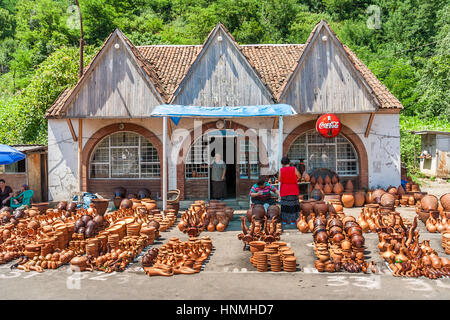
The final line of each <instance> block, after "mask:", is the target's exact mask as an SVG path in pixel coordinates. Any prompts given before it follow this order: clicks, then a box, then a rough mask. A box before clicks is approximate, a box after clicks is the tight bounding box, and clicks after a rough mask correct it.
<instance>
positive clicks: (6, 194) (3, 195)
mask: <svg viewBox="0 0 450 320" xmlns="http://www.w3.org/2000/svg"><path fill="white" fill-rule="evenodd" d="M12 195H13V190H12V189H11V187H10V186H7V185H6V181H5V179H0V208H2V207H9V199H11V197H12Z"/></svg>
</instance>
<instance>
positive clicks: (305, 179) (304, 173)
mask: <svg viewBox="0 0 450 320" xmlns="http://www.w3.org/2000/svg"><path fill="white" fill-rule="evenodd" d="M302 179H303V180H304V181H306V182H309V181H310V180H311V177H310V176H309V174H308V173H307V172H306V171H305V172H303V174H302Z"/></svg>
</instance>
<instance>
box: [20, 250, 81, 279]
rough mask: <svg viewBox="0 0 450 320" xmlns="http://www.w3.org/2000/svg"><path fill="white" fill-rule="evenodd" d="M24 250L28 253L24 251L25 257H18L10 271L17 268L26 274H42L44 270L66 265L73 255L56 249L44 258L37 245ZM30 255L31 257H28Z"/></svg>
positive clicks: (69, 251)
mask: <svg viewBox="0 0 450 320" xmlns="http://www.w3.org/2000/svg"><path fill="white" fill-rule="evenodd" d="M27 247H28V248H27ZM25 249H26V250H27V249H28V250H30V251H25V256H22V257H20V259H19V260H18V261H17V262H16V263H15V264H13V265H12V266H11V269H14V268H17V269H19V270H23V271H27V272H28V271H37V272H43V271H44V270H45V269H57V268H59V267H61V266H62V265H64V264H66V263H68V262H69V261H70V260H71V259H72V258H73V256H74V255H75V253H74V252H73V251H72V250H67V249H64V250H60V249H57V250H55V251H54V252H53V253H47V254H46V255H45V256H44V255H42V254H40V252H39V249H40V250H42V249H41V248H40V247H39V246H37V245H28V246H26V247H25ZM30 255H32V256H33V257H30Z"/></svg>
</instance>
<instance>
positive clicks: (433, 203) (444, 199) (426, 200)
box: [416, 193, 450, 223]
mask: <svg viewBox="0 0 450 320" xmlns="http://www.w3.org/2000/svg"><path fill="white" fill-rule="evenodd" d="M416 213H417V215H418V216H419V219H420V220H421V221H422V222H423V223H426V222H427V220H428V219H429V218H430V216H432V217H433V218H434V219H439V217H440V216H441V217H444V216H445V217H446V218H447V219H450V193H446V194H444V195H442V196H441V198H440V199H438V198H437V197H436V196H434V195H431V194H428V195H425V196H423V197H422V198H421V199H420V200H418V201H417V203H416Z"/></svg>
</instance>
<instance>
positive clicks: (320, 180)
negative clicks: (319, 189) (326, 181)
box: [316, 176, 323, 185]
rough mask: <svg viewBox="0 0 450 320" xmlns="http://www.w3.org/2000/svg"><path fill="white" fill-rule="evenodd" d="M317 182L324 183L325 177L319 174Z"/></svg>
mask: <svg viewBox="0 0 450 320" xmlns="http://www.w3.org/2000/svg"><path fill="white" fill-rule="evenodd" d="M316 183H318V184H320V185H322V184H323V178H322V176H319V177H318V178H317V182H316Z"/></svg>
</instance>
